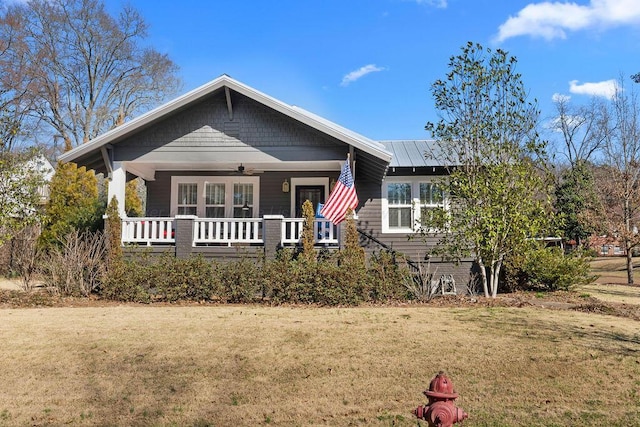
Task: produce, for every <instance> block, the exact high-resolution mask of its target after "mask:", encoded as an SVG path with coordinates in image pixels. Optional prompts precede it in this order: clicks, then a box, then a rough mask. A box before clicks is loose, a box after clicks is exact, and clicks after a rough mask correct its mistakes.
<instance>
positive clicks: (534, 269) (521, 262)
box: [506, 248, 595, 291]
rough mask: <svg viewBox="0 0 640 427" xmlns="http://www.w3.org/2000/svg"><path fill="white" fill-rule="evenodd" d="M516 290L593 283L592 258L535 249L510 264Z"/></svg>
mask: <svg viewBox="0 0 640 427" xmlns="http://www.w3.org/2000/svg"><path fill="white" fill-rule="evenodd" d="M506 272H507V275H508V277H507V283H508V284H509V285H510V286H511V288H512V289H526V290H541V291H556V290H570V289H572V288H573V287H574V286H577V285H582V284H588V283H592V282H593V281H594V280H595V276H593V275H591V273H590V266H589V258H588V257H587V256H585V255H584V254H583V253H582V252H580V251H574V252H572V253H571V254H569V255H565V254H564V252H563V251H562V250H561V249H560V248H535V249H532V250H530V251H529V252H527V253H525V254H521V255H520V256H518V257H512V258H511V259H510V260H509V262H508V263H507V268H506Z"/></svg>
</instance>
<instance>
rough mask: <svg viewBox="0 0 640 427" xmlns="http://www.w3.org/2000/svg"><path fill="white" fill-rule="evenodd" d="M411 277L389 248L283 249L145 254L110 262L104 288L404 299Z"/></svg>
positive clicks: (151, 294)
mask: <svg viewBox="0 0 640 427" xmlns="http://www.w3.org/2000/svg"><path fill="white" fill-rule="evenodd" d="M411 280H412V278H411V276H410V274H409V272H408V270H407V269H406V268H404V267H402V266H400V265H398V264H397V263H395V262H394V259H393V257H392V256H391V255H390V254H387V253H380V254H377V255H375V256H373V257H371V258H370V260H369V263H368V265H366V264H365V263H364V261H362V260H360V259H359V258H358V257H351V256H349V254H348V253H344V252H342V253H334V254H325V255H324V256H321V257H319V258H318V259H309V258H308V257H303V256H299V257H297V256H295V254H294V253H293V252H291V251H287V250H283V251H281V252H280V254H279V256H278V257H277V258H276V259H274V260H261V261H259V262H256V260H255V259H249V258H244V259H241V260H239V261H228V262H220V261H208V260H205V259H204V258H202V257H201V256H193V257H190V258H187V259H180V258H175V257H174V256H171V255H166V256H161V257H153V256H148V255H146V256H145V255H143V256H141V257H137V258H135V259H119V260H118V261H117V262H113V263H111V265H110V266H109V269H108V272H107V274H106V275H105V277H104V278H103V280H102V281H101V286H100V293H101V295H102V296H103V297H104V298H107V299H113V300H118V301H134V302H154V301H164V302H173V301H217V302H228V303H254V302H268V303H272V304H282V303H297V304H320V305H357V304H360V303H363V302H386V301H390V300H406V299H407V298H410V297H411V295H410V294H409V293H408V291H407V286H406V285H407V283H408V282H407V281H411Z"/></svg>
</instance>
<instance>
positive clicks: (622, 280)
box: [591, 257, 640, 284]
mask: <svg viewBox="0 0 640 427" xmlns="http://www.w3.org/2000/svg"><path fill="white" fill-rule="evenodd" d="M639 267H640V259H638V258H634V259H633V269H634V271H633V281H634V282H635V283H640V271H639V270H638V268H639ZM591 270H592V271H593V272H594V273H595V274H597V275H598V276H599V277H598V279H597V280H596V283H600V284H626V283H627V259H626V258H625V257H601V258H595V259H594V260H593V261H591Z"/></svg>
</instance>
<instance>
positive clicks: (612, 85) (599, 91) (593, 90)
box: [569, 79, 618, 99]
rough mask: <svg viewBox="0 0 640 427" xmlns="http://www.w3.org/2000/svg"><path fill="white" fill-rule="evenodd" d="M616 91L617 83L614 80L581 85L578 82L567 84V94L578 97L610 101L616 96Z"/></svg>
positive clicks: (573, 81) (572, 81)
mask: <svg viewBox="0 0 640 427" xmlns="http://www.w3.org/2000/svg"><path fill="white" fill-rule="evenodd" d="M616 90H618V82H617V81H616V80H615V79H612V80H605V81H603V82H597V83H582V84H579V83H578V80H571V81H570V82H569V92H571V93H575V94H578V95H589V96H600V97H603V98H607V99H611V98H613V97H614V95H615V94H616Z"/></svg>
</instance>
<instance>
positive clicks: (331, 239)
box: [280, 218, 338, 245]
mask: <svg viewBox="0 0 640 427" xmlns="http://www.w3.org/2000/svg"><path fill="white" fill-rule="evenodd" d="M303 226H304V219H303V218H286V219H284V220H283V221H282V234H281V237H280V241H281V242H282V244H283V245H295V244H296V243H298V242H299V241H300V239H301V238H302V228H303ZM313 235H314V236H315V237H316V244H320V245H323V244H327V245H337V244H338V227H337V226H336V225H334V224H333V223H332V222H331V221H329V220H326V219H316V220H315V221H314V222H313Z"/></svg>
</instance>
